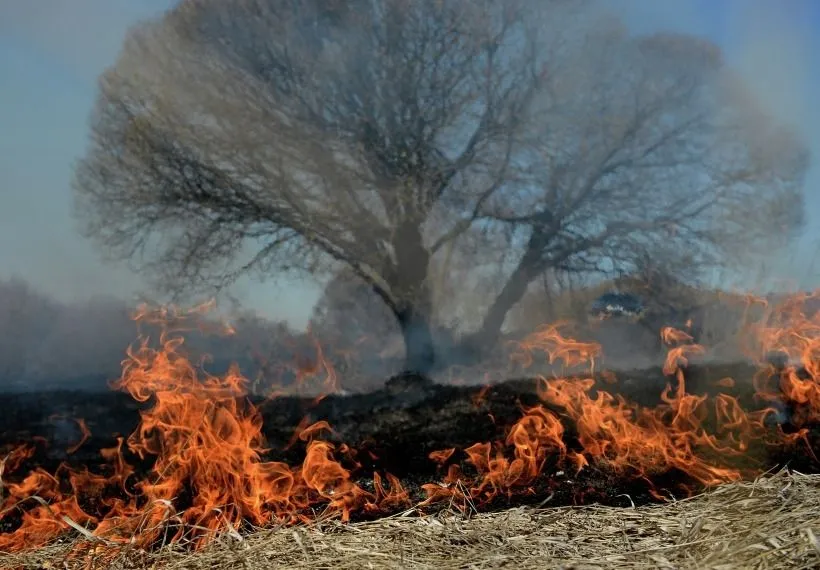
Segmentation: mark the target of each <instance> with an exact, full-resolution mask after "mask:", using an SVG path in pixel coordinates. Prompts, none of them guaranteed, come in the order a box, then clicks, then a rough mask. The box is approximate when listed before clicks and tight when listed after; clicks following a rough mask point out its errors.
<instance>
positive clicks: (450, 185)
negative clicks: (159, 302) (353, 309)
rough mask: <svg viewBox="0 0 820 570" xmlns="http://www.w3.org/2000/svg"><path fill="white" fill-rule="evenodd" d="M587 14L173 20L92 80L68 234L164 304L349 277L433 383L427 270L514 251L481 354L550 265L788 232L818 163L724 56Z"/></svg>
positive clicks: (560, 7) (286, 14)
mask: <svg viewBox="0 0 820 570" xmlns="http://www.w3.org/2000/svg"><path fill="white" fill-rule="evenodd" d="M592 8H593V6H592V5H591V3H589V2H582V1H577V0H576V1H573V0H531V1H528V0H443V1H442V0H381V1H376V0H353V1H349V2H340V1H339V2H335V1H322V0H301V1H300V0H233V1H231V2H224V1H222V0H183V1H182V2H180V3H179V4H178V5H177V6H176V7H175V8H174V9H172V10H170V11H169V12H168V13H166V14H165V15H164V16H163V17H161V18H158V19H156V20H153V21H150V22H146V23H144V24H141V25H139V26H137V27H136V28H134V29H133V30H132V31H131V32H130V34H129V36H128V38H127V40H126V42H125V44H124V46H123V50H122V53H121V54H120V57H119V59H118V60H117V62H116V64H115V65H114V66H113V67H112V68H111V69H109V70H108V71H107V72H106V73H105V74H104V75H103V76H102V78H101V81H100V88H99V99H98V101H97V105H96V108H95V110H94V113H93V116H92V120H91V132H92V139H91V145H90V148H89V149H88V152H87V154H86V156H85V157H84V158H83V159H82V160H81V162H80V163H79V165H78V168H77V170H76V181H75V185H74V187H75V194H76V197H77V198H78V205H77V212H78V215H79V216H80V218H81V220H82V222H83V224H84V227H85V229H86V233H87V234H88V235H89V236H92V237H93V238H94V239H95V240H96V241H97V242H98V243H99V244H101V246H102V247H103V249H104V250H105V251H106V252H107V253H108V254H109V255H111V256H113V257H116V258H123V257H124V258H128V259H131V260H134V261H136V262H138V264H139V266H140V268H141V269H143V270H146V272H147V274H150V275H154V276H155V277H157V278H158V281H160V282H161V283H162V284H164V285H166V286H171V287H172V288H175V289H179V288H186V289H187V290H189V291H190V290H196V289H198V288H209V287H210V288H212V287H220V286H223V285H225V284H228V283H230V282H232V281H233V280H234V279H236V278H237V277H238V276H240V275H242V274H243V273H246V272H249V271H256V272H261V273H265V274H273V273H275V272H285V271H307V272H309V273H312V274H323V273H325V272H327V271H335V270H337V269H338V266H339V264H341V265H344V266H347V267H349V268H350V269H351V270H352V271H353V272H354V273H355V274H356V275H357V276H358V277H359V278H361V279H362V280H364V282H366V283H368V284H369V285H370V286H371V287H372V289H373V291H374V292H375V293H376V294H377V295H378V296H379V297H380V298H381V299H382V300H383V301H384V303H386V305H387V306H388V307H389V309H390V310H391V311H392V313H393V314H394V315H395V317H396V319H397V321H398V323H399V325H400V327H401V330H402V332H403V335H404V338H405V344H406V348H407V365H408V367H409V368H412V369H414V370H418V371H421V372H424V371H427V370H429V369H430V368H431V366H433V364H434V362H435V350H434V346H433V342H432V335H431V332H430V331H431V328H430V323H431V318H432V315H431V312H432V301H431V283H430V275H429V271H428V268H429V267H430V264H431V259H433V258H434V256H440V255H452V254H453V252H454V251H456V252H457V251H458V250H459V248H461V247H471V248H484V249H486V250H487V251H498V252H499V254H498V256H499V259H500V261H498V260H494V266H495V267H494V269H495V273H496V274H498V272H499V271H501V272H502V274H503V275H504V276H505V277H504V280H503V285H502V286H500V287H499V288H498V291H497V292H496V297H495V299H494V301H493V302H492V303H491V304H490V306H489V309H488V311H487V313H486V315H485V316H484V318H483V321H482V322H483V324H482V325H481V327H480V330H478V331H477V332H476V333H475V334H474V335H473V336H472V337H471V338H470V343H469V344H470V345H471V346H473V347H476V348H481V347H484V346H487V345H488V343H491V342H493V340H494V339H495V338H496V337H497V335H498V334H499V332H500V330H501V329H502V326H503V323H504V319H505V316H506V314H507V312H508V311H509V309H510V308H511V307H512V306H513V305H515V303H516V302H517V301H518V300H519V299H520V298H521V297H522V295H523V294H524V292H525V290H526V289H527V287H528V285H529V284H530V283H531V282H532V281H533V280H534V279H535V278H536V277H537V276H538V275H540V274H542V273H543V272H544V271H545V270H547V269H550V268H561V270H570V271H602V270H604V271H605V270H607V269H608V268H611V267H614V266H626V265H629V264H630V263H632V262H633V261H634V259H636V258H637V257H640V256H645V255H647V254H651V253H652V251H654V250H657V249H662V250H663V251H664V252H666V251H669V250H675V251H678V252H680V255H682V256H684V255H685V256H686V258H687V259H688V261H689V266H690V267H693V268H695V269H697V268H706V267H709V266H714V265H715V264H718V263H725V262H726V261H727V259H729V258H730V256H735V255H737V254H738V252H739V248H738V247H737V246H738V244H744V245H745V246H748V247H756V246H759V245H761V244H764V243H766V242H767V240H769V239H772V238H773V237H775V236H780V235H785V233H788V232H786V230H787V229H788V228H793V227H795V226H797V225H798V224H799V221H800V220H799V215H795V213H799V211H800V208H799V207H792V206H798V204H799V200H800V199H801V184H802V176H803V173H804V171H805V168H806V159H805V157H806V153H805V150H804V149H803V148H802V147H801V146H800V144H799V143H798V142H797V141H795V140H794V139H793V138H792V137H791V136H789V135H788V133H786V132H785V131H782V130H779V129H777V128H775V127H774V126H772V125H771V124H770V122H769V121H768V120H767V119H766V117H764V116H763V115H762V114H760V113H758V112H756V111H755V109H754V106H753V105H752V104H751V103H750V102H749V101H748V99H747V98H746V97H745V93H744V91H743V89H742V86H740V85H739V83H738V82H737V81H735V80H734V79H733V78H732V77H731V75H730V74H729V73H728V72H727V71H726V70H725V69H724V66H723V62H722V61H721V57H720V53H719V51H718V50H717V49H716V48H715V47H714V46H712V45H710V44H707V43H705V42H703V41H700V40H696V39H693V38H689V37H679V36H668V35H667V36H657V37H648V38H632V37H630V36H629V35H628V34H627V33H626V32H625V31H624V30H623V29H622V28H621V27H620V26H619V25H618V23H617V21H615V20H613V19H611V18H604V17H600V18H599V17H598V16H597V15H596V14H598V12H596V11H595V10H593V9H592ZM492 248H496V249H492ZM475 271H476V275H483V274H488V268H487V267H486V265H485V266H482V265H481V264H477V266H476V268H475ZM479 309H480V308H478V307H477V308H476V310H479Z"/></svg>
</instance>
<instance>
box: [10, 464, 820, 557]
mask: <svg viewBox="0 0 820 570" xmlns="http://www.w3.org/2000/svg"><path fill="white" fill-rule="evenodd" d="M818 536H820V475H801V474H798V473H790V472H787V471H781V472H779V473H777V474H775V475H772V476H766V477H761V478H759V479H757V480H755V481H753V482H737V483H730V484H725V485H722V486H719V487H717V488H716V489H714V490H712V491H710V492H708V493H704V494H701V495H698V496H695V497H692V498H690V499H686V500H681V501H677V502H672V503H666V504H663V505H651V506H641V507H635V508H615V507H603V506H596V505H591V506H584V507H553V508H540V509H536V508H530V507H522V508H515V509H509V510H505V511H501V512H495V513H484V514H480V513H474V512H468V513H462V512H454V511H452V510H445V511H442V512H440V513H438V514H436V515H427V516H417V513H416V512H415V511H413V510H411V511H407V512H404V513H401V514H399V515H396V516H392V517H388V518H382V519H378V520H375V521H369V522H360V523H348V524H342V523H340V522H338V521H337V520H322V519H320V520H317V521H315V522H313V523H311V524H309V525H299V526H296V527H290V528H277V529H270V530H260V531H257V532H255V533H252V534H250V535H247V536H244V537H243V536H240V535H238V534H237V533H234V532H230V531H228V532H224V533H222V534H220V535H219V536H218V537H217V538H216V540H215V541H214V542H212V543H211V544H210V545H209V546H208V547H206V548H205V549H203V550H201V551H198V552H194V553H191V552H188V551H186V550H184V549H180V548H178V547H175V546H174V545H166V546H165V547H163V548H161V549H159V550H158V551H156V552H154V553H150V554H149V553H146V552H144V551H140V550H136V549H127V548H126V549H123V550H119V551H117V552H116V554H115V555H114V556H111V553H112V551H111V550H109V549H107V548H106V547H105V546H104V545H103V544H102V543H96V544H95V543H83V544H82V548H78V547H77V546H78V543H77V542H72V541H63V542H61V543H58V544H53V545H51V546H48V547H45V548H43V549H40V550H38V551H35V552H30V553H25V554H17V555H11V554H9V555H2V554H0V566H2V567H4V568H19V569H21V570H23V569H29V568H31V569H33V568H49V567H50V568H85V569H88V570H91V569H97V568H99V569H103V568H112V569H118V568H123V569H124V568H133V569H137V568H155V569H168V570H171V569H180V570H182V569H192V570H193V569H200V568H201V569H205V568H226V569H227V568H230V569H233V568H245V569H248V570H254V569H257V568H259V569H261V568H324V569H339V570H341V569H345V568H350V569H354V568H355V569H359V568H431V569H436V570H444V569H448V568H501V567H510V568H512V567H515V568H521V569H525V568H533V569H538V570H543V569H548V568H563V569H570V568H574V569H578V570H581V569H586V570H592V569H617V568H631V569H632V568H653V569H654V568H713V569H719V570H731V569H760V570H763V569H774V568H784V569H785V568H789V569H795V568H816V567H818V565H820V540H819V539H818Z"/></svg>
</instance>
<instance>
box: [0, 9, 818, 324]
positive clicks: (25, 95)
mask: <svg viewBox="0 0 820 570" xmlns="http://www.w3.org/2000/svg"><path fill="white" fill-rule="evenodd" d="M170 2H171V0H72V1H70V2H68V1H66V0H0V52H2V55H3V57H2V58H0V173H2V178H0V183H1V184H2V186H0V197H1V198H0V278H7V277H11V276H12V275H19V276H21V277H23V278H26V279H28V280H29V281H31V282H32V283H33V284H35V286H37V287H38V288H39V289H40V290H42V291H44V292H47V293H49V294H52V295H55V296H57V297H58V298H60V299H63V300H67V301H69V300H79V299H82V298H85V297H88V296H89V295H93V294H100V293H107V294H115V295H118V296H121V297H126V298H128V297H130V296H132V295H134V294H136V293H137V292H138V291H139V290H140V289H141V287H142V284H141V283H140V281H139V278H138V277H137V276H134V275H132V274H130V273H129V272H128V271H127V270H126V269H125V268H123V267H111V266H105V265H103V264H102V263H101V262H100V261H99V257H98V255H97V253H96V252H95V251H94V250H93V249H92V247H91V246H90V244H88V243H86V242H85V241H84V240H83V239H82V238H80V237H79V236H78V235H77V232H76V229H75V227H74V222H73V220H72V218H71V216H70V206H71V193H70V189H69V180H70V176H71V167H72V164H73V162H74V160H76V158H78V157H79V156H81V155H82V153H83V150H84V146H85V140H86V123H87V117H88V114H89V112H90V109H91V106H92V104H93V100H94V95H95V89H96V78H97V76H98V75H99V73H100V72H101V71H102V70H103V69H104V67H105V66H107V65H109V64H111V63H112V62H113V61H114V59H115V58H116V55H117V52H118V50H119V46H120V43H121V41H122V38H123V36H124V33H125V31H126V30H127V28H128V27H129V26H130V25H132V24H133V23H135V22H137V21H139V20H141V19H143V18H146V17H150V16H152V15H155V14H158V13H159V12H160V11H161V10H163V9H164V8H166V7H167V6H169V4H170ZM605 2H606V3H607V4H608V5H609V7H611V8H612V9H615V10H617V11H619V12H620V13H621V14H622V15H623V16H624V18H625V20H626V21H627V23H628V24H629V26H630V28H631V29H633V30H634V31H635V32H642V33H645V32H653V31H659V30H676V31H682V32H690V33H695V34H698V35H703V36H707V37H709V38H711V39H713V40H714V41H716V42H717V43H719V44H720V45H721V46H722V47H723V48H724V50H725V52H726V55H727V59H728V60H729V61H730V63H731V64H733V65H735V66H736V67H737V68H738V69H740V70H741V71H742V72H743V74H744V75H745V77H746V79H747V81H748V82H749V83H750V85H751V87H752V88H753V90H754V91H755V93H756V94H757V95H758V97H759V98H760V99H761V100H762V101H763V102H764V103H765V104H766V105H767V106H768V108H769V110H770V111H771V112H772V113H775V114H776V115H777V116H778V117H780V118H781V119H782V120H784V121H786V122H788V123H791V124H793V125H795V126H797V127H798V128H799V129H800V130H801V132H802V134H803V135H804V137H805V138H806V140H807V142H808V143H809V144H810V145H811V148H812V151H813V154H814V155H815V158H814V160H815V162H816V163H820V112H818V110H817V105H816V101H819V100H820V58H815V60H814V61H812V58H811V54H812V53H820V49H818V48H820V45H818V44H820V38H818V35H820V34H818V33H817V32H818V31H820V1H813V0H605ZM818 187H820V164H818V165H817V166H816V167H814V168H813V169H812V171H811V173H810V176H809V179H808V183H807V188H806V191H807V196H808V214H809V227H808V228H807V231H806V232H805V235H804V236H803V237H802V239H801V240H800V243H799V244H798V245H797V247H796V249H795V252H794V253H793V254H792V255H790V256H787V258H784V259H781V260H779V262H778V264H777V265H776V266H772V268H771V270H772V271H776V272H777V273H778V274H780V275H782V276H783V277H784V279H787V280H791V281H793V282H796V283H798V284H799V285H800V286H802V287H815V286H820V258H818V259H817V260H816V262H815V261H814V257H815V254H816V251H817V245H818V241H819V240H820V224H818V223H817V222H815V221H814V220H812V219H811V214H812V213H814V212H818V211H820V192H818ZM815 264H816V267H815ZM233 293H234V294H235V296H236V297H237V298H238V299H239V300H240V301H242V302H243V303H245V304H246V305H248V306H250V307H254V308H256V309H258V310H259V311H260V312H262V313H264V314H266V315H270V316H276V317H280V318H287V319H289V320H291V321H293V322H295V323H296V324H301V323H302V322H303V321H304V319H305V318H306V316H307V315H308V313H309V311H310V307H311V305H312V303H313V301H314V299H315V296H316V294H317V291H316V289H315V288H314V287H311V286H310V285H308V284H305V283H299V284H288V283H282V284H276V283H271V282H268V283H256V282H250V281H244V282H242V283H240V284H238V285H237V287H235V289H234V291H233Z"/></svg>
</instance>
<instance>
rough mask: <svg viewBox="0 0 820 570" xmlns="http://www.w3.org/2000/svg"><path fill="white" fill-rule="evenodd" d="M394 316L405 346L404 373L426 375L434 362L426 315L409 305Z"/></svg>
mask: <svg viewBox="0 0 820 570" xmlns="http://www.w3.org/2000/svg"><path fill="white" fill-rule="evenodd" d="M396 318H397V319H398V321H399V326H400V327H401V334H402V336H403V337H404V347H405V360H404V367H405V371H404V373H405V374H416V375H419V376H426V375H428V374H429V373H430V372H431V371H432V369H433V366H434V365H435V363H436V349H435V346H434V344H433V331H432V329H431V327H430V320H429V318H428V316H427V315H425V314H423V313H422V312H420V311H418V310H417V308H416V307H413V306H410V307H408V308H407V309H405V310H402V311H398V313H397V314H396Z"/></svg>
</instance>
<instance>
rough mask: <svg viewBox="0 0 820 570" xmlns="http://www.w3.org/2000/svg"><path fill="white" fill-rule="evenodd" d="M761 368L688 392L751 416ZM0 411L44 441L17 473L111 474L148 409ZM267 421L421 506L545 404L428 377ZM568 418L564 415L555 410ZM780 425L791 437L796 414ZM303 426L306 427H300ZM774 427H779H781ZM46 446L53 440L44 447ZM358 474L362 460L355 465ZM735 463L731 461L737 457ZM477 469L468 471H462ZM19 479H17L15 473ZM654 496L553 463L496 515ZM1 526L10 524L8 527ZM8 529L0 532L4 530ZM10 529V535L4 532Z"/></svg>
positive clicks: (283, 452)
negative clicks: (331, 449) (482, 446)
mask: <svg viewBox="0 0 820 570" xmlns="http://www.w3.org/2000/svg"><path fill="white" fill-rule="evenodd" d="M754 372H755V368H754V367H752V366H751V365H748V364H701V365H693V366H690V368H689V369H688V371H687V392H689V393H693V394H709V395H715V394H717V393H720V392H724V393H728V394H731V395H733V396H735V397H737V398H738V400H739V401H740V402H741V404H742V405H743V406H744V408H745V409H746V410H753V409H760V408H761V407H763V406H764V404H763V403H761V402H758V401H756V400H755V398H754V390H753V388H752V385H751V378H752V375H753V374H754ZM725 377H732V378H734V379H735V381H736V384H735V386H734V387H732V388H724V387H720V386H719V385H718V384H717V383H716V380H719V379H721V378H725ZM670 381H671V382H674V380H673V379H670V378H668V377H664V376H663V375H662V373H661V372H660V370H659V369H657V368H653V369H651V370H635V371H632V372H627V373H619V374H618V382H617V383H616V384H610V383H608V382H606V381H605V377H603V376H602V377H600V378H599V379H598V384H599V387H600V388H601V389H605V390H607V391H610V392H616V393H619V394H622V395H623V396H624V397H626V398H627V399H628V400H631V401H633V402H636V403H639V404H642V405H645V406H653V405H656V404H658V403H659V402H660V394H661V392H662V391H663V389H664V387H665V386H666V384H667V383H669V382H670ZM2 402H3V404H2V406H3V413H2V414H0V449H2V448H4V447H8V446H11V445H13V444H16V443H23V442H33V441H40V442H41V443H42V444H41V445H38V447H37V452H36V454H35V456H34V457H33V458H32V459H30V460H27V461H26V462H25V463H24V464H23V465H22V466H21V468H20V469H19V470H18V476H19V475H21V474H24V473H26V472H28V470H30V469H32V468H33V467H35V466H39V467H43V468H45V469H46V470H48V471H54V470H55V469H57V467H58V465H59V464H60V463H61V462H66V463H67V464H69V465H70V466H72V467H89V468H90V470H91V471H94V472H102V473H105V472H106V470H107V466H105V465H104V463H103V461H102V459H101V458H100V455H99V451H100V450H101V449H102V448H106V447H112V446H114V445H115V443H116V439H115V438H116V436H118V435H122V436H127V435H128V434H130V433H131V432H132V431H133V430H134V428H135V427H136V426H137V424H138V421H139V410H140V408H141V407H143V406H149V405H150V403H147V404H139V403H137V402H135V401H134V400H132V399H131V398H130V397H129V396H128V395H127V394H124V393H119V392H81V391H40V392H36V393H16V394H7V395H5V396H2ZM253 403H254V404H255V405H256V406H258V408H259V410H260V412H261V414H262V417H263V422H264V424H263V425H264V428H263V429H264V434H265V437H266V439H267V445H268V447H269V448H270V451H269V452H268V453H266V455H265V459H268V460H278V461H285V462H288V463H290V464H298V463H300V462H301V460H302V459H303V457H304V445H303V444H301V443H297V444H294V445H288V443H289V442H290V441H291V440H292V438H293V435H294V430H295V429H296V427H297V426H298V425H299V424H300V422H305V421H307V422H313V421H318V420H327V421H328V422H329V423H330V425H331V426H332V427H333V430H334V431H333V433H332V434H327V436H326V439H329V440H330V441H334V442H338V443H346V444H348V445H349V446H351V447H352V448H354V449H356V450H358V451H357V453H356V456H355V461H356V462H358V463H359V464H360V468H358V469H357V470H356V471H355V472H354V476H355V477H356V478H357V481H358V482H359V483H360V484H361V485H362V486H363V487H364V488H372V478H371V477H372V475H371V474H372V473H373V471H374V470H376V471H379V472H389V473H392V474H394V475H396V476H398V477H399V478H400V479H401V480H402V482H403V483H404V484H405V486H406V487H407V488H408V490H409V491H410V492H411V496H412V498H413V499H419V500H420V499H422V498H423V493H422V492H421V489H420V485H421V484H423V483H428V482H433V481H437V480H440V479H441V477H442V476H443V472H442V469H443V468H442V467H439V466H437V465H436V464H435V463H434V462H432V461H431V460H430V459H429V458H428V454H429V453H430V452H431V451H435V450H440V449H445V448H450V447H455V448H456V449H458V450H459V451H457V452H456V453H455V454H454V455H453V456H452V457H451V459H450V463H453V462H456V463H458V462H461V463H462V464H463V460H464V459H465V457H466V456H465V454H464V453H463V451H461V450H463V449H464V448H465V447H468V446H470V445H472V444H473V443H476V442H488V441H495V440H503V438H504V436H505V434H506V432H507V429H508V428H509V426H510V425H511V424H513V423H514V422H515V421H516V420H517V419H519V418H520V417H521V410H522V407H526V406H530V405H534V404H536V403H539V400H538V398H537V396H536V393H535V381H533V380H532V379H518V380H510V381H507V382H504V383H500V384H496V385H494V386H492V387H489V388H482V387H480V386H443V385H438V384H433V383H430V382H425V381H423V380H420V379H418V378H412V377H411V378H408V377H397V378H394V379H392V380H390V381H388V382H387V384H386V385H385V387H384V388H383V389H381V390H378V391H375V392H372V393H368V394H355V395H349V396H328V397H326V398H324V399H322V400H321V401H319V402H318V403H317V402H315V401H314V400H311V399H303V398H292V397H281V398H277V399H274V400H268V401H264V400H261V399H253ZM555 411H556V412H559V415H560V410H555ZM76 418H83V419H84V420H85V421H86V423H87V425H88V427H89V429H90V431H91V434H92V435H91V437H90V438H89V439H88V440H87V441H86V442H85V443H84V444H83V445H82V446H81V447H80V448H79V449H77V450H76V451H75V452H74V453H71V454H69V453H67V452H66V449H67V448H70V447H71V446H72V445H73V444H74V443H75V442H77V441H78V440H79V439H80V436H81V432H80V430H79V428H78V426H77V423H76V422H75V419H76ZM784 419H785V420H786V421H785V423H784V424H783V425H782V429H784V430H785V431H789V430H790V429H793V428H791V427H790V426H789V423H788V414H786V416H785V417H784ZM302 425H304V423H303V424H302ZM565 427H566V430H567V433H566V436H565V441H566V442H567V444H568V446H569V448H570V449H572V448H573V447H577V443H575V442H574V441H573V438H574V434H573V427H572V425H571V424H570V423H569V422H565ZM772 429H773V430H774V429H776V426H772ZM809 438H810V439H809V445H810V446H811V448H813V449H820V430H818V429H812V430H811V433H810V436H809ZM45 442H47V444H46V443H45ZM129 459H130V460H131V461H132V462H133V464H134V465H136V466H137V471H138V473H139V472H140V471H142V472H146V471H147V470H148V469H149V468H150V464H149V463H148V462H145V461H143V462H140V461H138V460H137V459H136V458H135V457H130V458H129ZM346 461H347V464H348V465H349V466H350V467H351V468H353V465H354V463H353V461H354V459H353V458H351V459H350V460H346ZM727 461H728V460H727ZM744 462H745V463H744V465H742V466H741V467H748V468H750V469H752V470H755V471H763V470H766V469H770V468H774V467H778V466H783V465H786V464H788V465H789V466H790V467H792V468H794V469H796V470H798V471H801V472H817V471H818V470H820V465H818V464H817V463H816V460H815V459H813V458H812V454H811V451H810V450H809V449H807V448H806V445H805V444H803V445H802V447H800V446H795V447H790V448H779V447H778V448H774V447H767V446H764V445H760V446H758V447H752V448H751V449H750V450H749V453H748V454H747V456H746V457H745V458H744ZM464 470H465V473H467V474H469V473H470V467H469V466H466V467H464ZM5 477H6V480H7V481H8V480H13V479H14V478H15V474H14V473H12V474H6V475H5ZM653 483H654V487H655V489H657V490H659V491H661V492H663V493H672V494H675V495H678V496H679V495H680V494H681V493H683V490H682V487H683V486H688V487H689V488H690V489H691V488H692V487H693V483H692V481H690V480H687V478H686V477H685V476H683V475H682V474H681V473H675V472H670V473H659V474H657V477H656V478H655V479H654V481H653ZM652 497H653V494H652V493H651V492H650V486H649V484H648V483H647V482H645V481H643V480H641V479H640V478H637V477H626V478H625V477H623V476H616V475H615V474H614V473H611V472H608V471H607V470H606V469H603V468H596V467H595V466H591V467H590V468H588V469H585V470H583V471H582V472H581V473H580V475H578V476H577V477H576V476H575V475H574V474H567V473H564V472H563V471H560V470H559V467H558V466H555V465H552V466H551V465H547V467H546V469H545V471H544V474H543V477H542V478H541V479H540V480H539V482H538V483H537V484H536V485H534V486H533V489H531V490H530V491H529V492H528V493H526V494H524V495H522V496H518V497H515V498H513V499H506V498H505V499H499V500H498V501H497V502H496V504H495V505H490V506H491V507H492V506H495V507H502V506H503V507H506V506H509V505H512V504H519V503H522V502H524V503H540V502H543V501H544V500H545V499H548V498H549V499H550V504H551V505H555V504H573V503H575V504H577V503H591V502H600V503H606V504H612V505H623V506H628V505H630V504H632V503H635V504H638V503H644V502H648V501H651V500H652ZM8 524H11V522H10V521H6V524H0V527H3V526H6V527H7V526H8ZM2 530H3V529H2V528H0V531H2ZM5 530H9V529H8V528H6V529H5Z"/></svg>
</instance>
